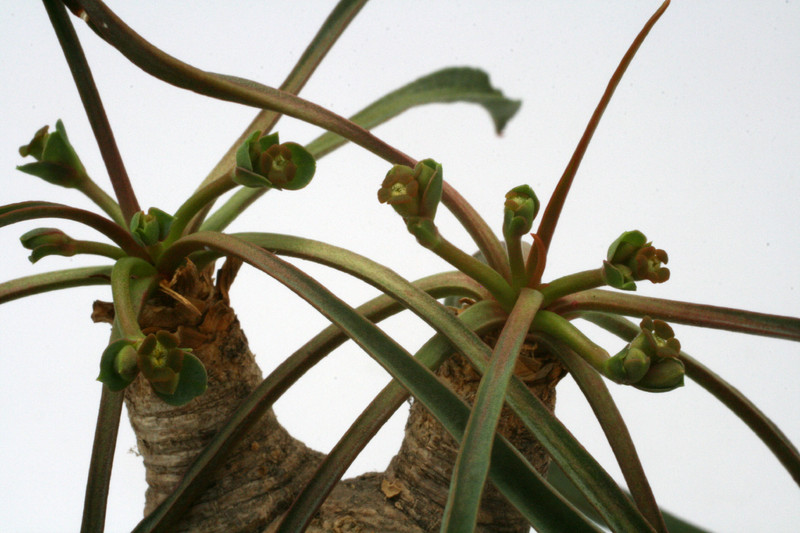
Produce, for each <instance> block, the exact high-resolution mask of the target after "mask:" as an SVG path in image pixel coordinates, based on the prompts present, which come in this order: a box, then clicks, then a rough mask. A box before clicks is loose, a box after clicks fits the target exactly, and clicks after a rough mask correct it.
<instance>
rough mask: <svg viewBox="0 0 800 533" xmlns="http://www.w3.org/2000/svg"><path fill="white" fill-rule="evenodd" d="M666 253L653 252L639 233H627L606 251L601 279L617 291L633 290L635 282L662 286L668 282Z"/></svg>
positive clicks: (657, 250) (662, 251)
mask: <svg viewBox="0 0 800 533" xmlns="http://www.w3.org/2000/svg"><path fill="white" fill-rule="evenodd" d="M668 261H669V257H668V256H667V252H665V251H664V250H659V249H656V248H655V247H654V246H652V244H651V243H650V242H648V241H647V237H645V236H644V234H643V233H642V232H641V231H638V230H633V231H626V232H625V233H623V234H622V235H620V236H619V238H618V239H617V240H616V241H614V242H613V243H612V244H611V246H610V247H609V249H608V255H607V260H606V261H603V277H604V279H605V281H606V283H607V284H608V285H610V286H611V287H614V288H617V289H623V290H636V283H635V282H636V281H641V280H645V279H646V280H650V281H651V282H653V283H664V282H665V281H667V280H668V279H669V269H668V268H666V267H664V266H663V265H665V264H666V263H667V262H668Z"/></svg>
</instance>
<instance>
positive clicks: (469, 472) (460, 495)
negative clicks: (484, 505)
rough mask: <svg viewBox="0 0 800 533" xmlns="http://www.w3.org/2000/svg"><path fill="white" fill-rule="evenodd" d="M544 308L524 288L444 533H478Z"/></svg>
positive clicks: (473, 417) (472, 425)
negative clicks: (505, 412) (501, 434)
mask: <svg viewBox="0 0 800 533" xmlns="http://www.w3.org/2000/svg"><path fill="white" fill-rule="evenodd" d="M541 303H542V293H540V292H539V291H535V290H532V289H527V288H523V289H522V290H521V291H520V294H519V297H518V298H517V302H516V303H515V304H514V308H513V309H512V311H511V314H510V315H509V317H508V321H507V322H506V323H505V325H504V326H503V329H502V331H501V332H500V335H499V336H498V338H497V343H496V344H495V347H494V350H493V351H492V358H491V362H490V364H489V367H488V369H487V371H486V373H485V374H484V375H483V378H481V382H480V385H478V391H477V393H476V395H475V403H474V405H473V407H472V412H471V414H470V417H469V422H468V423H467V428H466V430H465V433H464V439H463V441H462V442H461V447H460V448H459V450H458V457H457V458H456V464H455V466H454V467H453V477H452V480H451V482H450V492H449V493H448V496H447V504H446V505H445V510H444V517H443V519H442V531H443V532H444V531H447V532H449V533H458V532H460V531H472V530H473V529H474V528H475V524H476V523H477V521H478V511H479V509H480V505H481V495H482V494H483V487H484V485H485V483H486V476H487V475H488V473H489V462H490V459H491V452H492V444H493V443H494V438H495V432H496V431H497V424H498V421H499V420H500V412H501V410H502V409H503V405H504V403H505V398H506V389H507V388H508V382H509V380H510V379H511V376H512V375H513V373H514V367H515V366H516V364H517V357H518V356H519V352H520V350H521V349H522V345H523V343H524V342H525V337H526V336H527V334H528V328H530V326H531V322H533V317H534V316H536V311H538V310H539V306H540V305H541Z"/></svg>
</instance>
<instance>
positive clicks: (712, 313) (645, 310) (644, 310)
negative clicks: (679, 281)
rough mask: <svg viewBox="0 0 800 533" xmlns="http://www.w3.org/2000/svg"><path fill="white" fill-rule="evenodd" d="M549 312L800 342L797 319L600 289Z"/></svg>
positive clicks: (564, 301) (565, 301)
mask: <svg viewBox="0 0 800 533" xmlns="http://www.w3.org/2000/svg"><path fill="white" fill-rule="evenodd" d="M550 309H551V310H553V311H555V312H561V311H564V312H571V311H580V312H583V311H601V312H607V313H614V314H618V315H627V316H634V317H638V318H642V317H644V316H649V317H651V318H658V319H660V320H664V321H666V322H674V323H675V324H686V325H689V326H699V327H703V328H714V329H724V330H727V331H735V332H738V333H747V334H749V335H763V336H765V337H775V338H778V339H788V340H792V341H800V318H795V317H791V316H780V315H769V314H766V313H756V312H753V311H745V310H743V309H731V308H728V307H718V306H715V305H706V304H695V303H689V302H680V301H676V300H666V299H663V298H653V297H650V296H639V295H636V294H629V293H619V292H613V291H606V290H602V289H592V290H588V291H583V292H579V293H576V294H571V295H569V296H566V297H564V298H562V299H561V301H560V302H556V303H554V304H553V305H552V306H551V307H550Z"/></svg>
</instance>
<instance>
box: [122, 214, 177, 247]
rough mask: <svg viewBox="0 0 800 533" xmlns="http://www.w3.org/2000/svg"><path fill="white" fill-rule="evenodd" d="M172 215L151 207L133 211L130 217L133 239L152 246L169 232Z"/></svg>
mask: <svg viewBox="0 0 800 533" xmlns="http://www.w3.org/2000/svg"><path fill="white" fill-rule="evenodd" d="M173 219H174V217H173V216H172V215H170V214H169V213H165V212H164V211H162V210H161V209H158V208H156V207H151V208H150V209H148V210H147V214H145V213H144V211H139V212H137V213H134V214H133V216H132V217H131V222H130V231H131V235H132V236H133V239H134V240H135V241H136V242H137V243H139V244H140V245H142V246H153V245H154V244H156V243H158V242H160V241H162V240H164V239H165V238H166V237H167V235H168V234H169V228H170V226H172V221H173Z"/></svg>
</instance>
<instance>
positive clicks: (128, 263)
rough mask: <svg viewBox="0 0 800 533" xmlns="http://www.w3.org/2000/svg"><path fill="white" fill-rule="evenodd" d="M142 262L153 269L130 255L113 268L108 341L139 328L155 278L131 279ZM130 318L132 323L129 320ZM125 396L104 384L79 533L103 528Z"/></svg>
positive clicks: (94, 531)
mask: <svg viewBox="0 0 800 533" xmlns="http://www.w3.org/2000/svg"><path fill="white" fill-rule="evenodd" d="M142 264H145V265H146V266H145V268H147V269H148V270H151V271H152V267H151V266H150V265H147V264H146V263H144V261H142V260H140V259H136V258H132V257H126V258H123V259H120V260H119V261H118V262H117V264H116V265H115V267H114V270H113V271H112V279H113V286H112V288H113V290H114V293H115V294H114V303H115V306H117V313H116V315H117V316H116V317H115V323H114V327H113V329H112V333H111V342H114V341H116V340H118V339H120V338H122V337H123V336H124V335H125V333H124V328H126V327H127V328H128V329H131V328H133V329H136V330H137V331H138V329H139V326H138V324H137V323H135V319H136V317H137V316H138V314H139V311H140V310H141V308H142V305H143V304H144V299H145V298H146V296H147V294H149V292H150V290H151V288H152V285H153V282H154V278H153V277H149V278H148V277H141V278H139V279H135V280H134V279H131V271H132V269H136V268H139V269H141V265H142ZM122 307H124V308H125V310H124V312H122V311H121V308H122ZM126 321H127V322H126ZM131 322H133V323H132V324H131ZM124 396H125V394H124V393H123V392H121V391H120V392H111V391H110V390H108V388H107V387H106V386H105V385H103V393H102V395H101V397H100V408H99V410H98V413H97V425H96V427H95V434H94V443H93V444H92V456H91V461H90V463H89V476H88V479H87V482H86V494H85V496H84V502H83V519H82V522H81V533H102V531H103V529H104V524H105V516H106V503H107V501H108V489H109V486H110V483H111V468H112V466H113V463H114V450H115V449H116V446H117V433H118V431H119V420H120V413H121V410H122V400H123V398H124Z"/></svg>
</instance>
